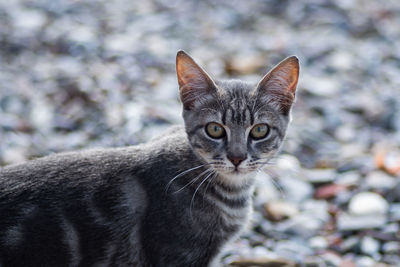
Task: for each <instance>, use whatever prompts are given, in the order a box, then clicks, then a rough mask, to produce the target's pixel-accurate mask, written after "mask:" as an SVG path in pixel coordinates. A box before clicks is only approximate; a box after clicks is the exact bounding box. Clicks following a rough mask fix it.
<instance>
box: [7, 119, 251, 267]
mask: <svg viewBox="0 0 400 267" xmlns="http://www.w3.org/2000/svg"><path fill="white" fill-rule="evenodd" d="M177 163H179V164H177ZM202 165H204V162H201V161H200V160H199V159H198V158H197V157H196V156H195V155H194V154H193V151H192V149H191V148H190V145H189V143H188V141H187V138H186V137H185V132H184V129H183V128H181V127H179V128H175V129H174V130H173V131H171V132H170V133H168V134H167V135H166V136H164V137H162V138H160V139H157V140H154V141H152V142H150V143H147V144H144V145H139V146H135V147H127V148H117V149H102V150H89V151H83V152H72V153H65V154H58V155H57V154H56V155H53V156H49V157H46V158H42V159H39V160H35V161H31V162H28V163H26V164H22V165H15V166H12V167H8V168H6V169H4V170H3V171H2V172H0V181H1V182H0V188H1V197H0V214H1V215H2V216H1V217H0V240H1V241H0V253H1V254H0V258H1V260H2V264H3V265H4V266H77V265H78V263H79V265H80V266H141V265H143V266H150V265H152V266H207V263H208V262H209V261H210V259H212V258H213V257H215V256H216V253H217V252H218V251H219V247H220V244H222V243H223V242H224V241H227V240H228V239H229V238H230V237H231V235H232V234H234V233H236V232H237V231H238V230H239V229H240V228H241V227H242V225H243V223H244V222H245V220H246V219H247V213H248V212H249V211H250V209H249V208H250V204H251V203H250V198H249V196H250V194H251V189H250V186H251V185H250V184H249V187H247V189H246V190H243V191H242V190H241V191H240V192H236V191H232V193H229V191H228V190H229V188H228V187H224V186H223V185H216V184H209V186H208V187H207V193H206V192H205V190H206V187H205V186H202V187H200V188H199V190H198V191H197V192H196V196H195V197H194V198H193V202H192V197H193V194H194V191H195V190H196V188H197V187H198V185H199V183H201V182H202V181H203V179H199V180H198V181H196V182H194V183H193V184H189V185H187V184H188V183H189V182H190V179H189V177H192V178H193V175H194V176H197V175H199V174H200V173H202V172H204V171H205V169H206V168H205V167H200V168H198V169H195V170H192V171H190V172H188V174H189V173H190V176H188V175H182V176H181V177H178V178H177V179H175V181H174V182H173V183H170V184H168V183H169V182H170V181H171V179H172V178H173V177H175V176H176V175H177V174H179V173H182V172H183V171H186V170H188V169H191V168H196V167H198V166H202ZM182 166H185V169H182ZM204 177H205V176H203V177H202V178H204ZM185 185H187V186H186V187H185V189H184V190H180V189H181V188H183V187H184V186H185ZM178 190H180V191H179V192H177V191H178ZM150 191H151V192H152V194H147V193H146V192H150ZM225 196H227V197H229V200H230V201H227V202H226V203H224V200H223V198H224V197H225ZM199 206H201V208H199ZM221 206H222V207H221ZM215 229H218V231H217V232H215ZM189 247H190V249H189V250H187V251H186V252H185V251H184V250H186V248H189ZM146 259H149V260H148V262H147V260H146Z"/></svg>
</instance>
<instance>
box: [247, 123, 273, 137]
mask: <svg viewBox="0 0 400 267" xmlns="http://www.w3.org/2000/svg"><path fill="white" fill-rule="evenodd" d="M268 134H269V126H268V125H267V124H265V123H260V124H256V125H255V126H254V127H253V128H252V129H251V131H250V137H251V138H253V139H255V140H259V139H263V138H265V137H266V136H267V135H268Z"/></svg>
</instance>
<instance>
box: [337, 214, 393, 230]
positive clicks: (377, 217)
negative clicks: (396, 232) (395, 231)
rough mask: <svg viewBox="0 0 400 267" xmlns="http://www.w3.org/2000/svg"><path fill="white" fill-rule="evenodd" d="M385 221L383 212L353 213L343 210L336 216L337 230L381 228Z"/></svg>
mask: <svg viewBox="0 0 400 267" xmlns="http://www.w3.org/2000/svg"><path fill="white" fill-rule="evenodd" d="M386 221H387V220H386V216H385V215H384V214H371V215H353V214H349V213H347V212H343V213H341V214H339V216H338V218H337V227H338V229H339V231H350V230H361V229H369V228H381V227H383V226H384V225H385V224H386Z"/></svg>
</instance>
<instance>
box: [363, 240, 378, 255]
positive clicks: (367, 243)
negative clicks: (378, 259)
mask: <svg viewBox="0 0 400 267" xmlns="http://www.w3.org/2000/svg"><path fill="white" fill-rule="evenodd" d="M379 246H380V244H379V241H378V240H376V239H374V238H372V237H369V236H364V237H363V238H362V239H361V243H360V249H361V252H363V253H364V254H367V255H370V256H374V255H375V254H376V253H378V251H379Z"/></svg>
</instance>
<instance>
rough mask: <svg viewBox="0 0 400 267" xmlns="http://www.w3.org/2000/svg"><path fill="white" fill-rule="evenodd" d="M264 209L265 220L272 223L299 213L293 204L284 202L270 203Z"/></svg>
mask: <svg viewBox="0 0 400 267" xmlns="http://www.w3.org/2000/svg"><path fill="white" fill-rule="evenodd" d="M264 208H265V212H266V215H267V218H268V219H270V220H272V221H282V220H284V219H288V218H291V217H293V216H295V215H296V214H298V213H299V210H298V208H297V207H296V205H295V204H293V203H290V202H285V201H271V202H268V203H267V204H265V205H264Z"/></svg>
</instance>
